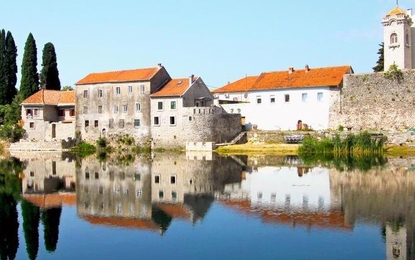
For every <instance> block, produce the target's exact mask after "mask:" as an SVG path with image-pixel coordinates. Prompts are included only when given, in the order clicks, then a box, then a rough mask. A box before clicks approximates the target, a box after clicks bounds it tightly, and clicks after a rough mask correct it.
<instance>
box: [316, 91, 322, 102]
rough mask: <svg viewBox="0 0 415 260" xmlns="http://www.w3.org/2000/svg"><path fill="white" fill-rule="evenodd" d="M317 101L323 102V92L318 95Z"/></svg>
mask: <svg viewBox="0 0 415 260" xmlns="http://www.w3.org/2000/svg"><path fill="white" fill-rule="evenodd" d="M317 101H323V92H318V93H317Z"/></svg>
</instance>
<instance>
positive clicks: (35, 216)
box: [20, 200, 40, 260]
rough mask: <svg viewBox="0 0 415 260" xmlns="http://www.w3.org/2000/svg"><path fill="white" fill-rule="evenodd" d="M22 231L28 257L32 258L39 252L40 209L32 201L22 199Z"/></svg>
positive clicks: (31, 259) (32, 259)
mask: <svg viewBox="0 0 415 260" xmlns="http://www.w3.org/2000/svg"><path fill="white" fill-rule="evenodd" d="M20 204H21V207H22V216H23V232H24V237H25V241H26V251H27V255H28V258H29V259H30V260H34V259H36V258H37V254H38V252H39V220H40V209H39V207H37V206H35V205H33V204H32V203H30V202H28V201H26V200H22V202H21V203H20Z"/></svg>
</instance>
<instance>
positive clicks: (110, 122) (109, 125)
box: [108, 118, 114, 128]
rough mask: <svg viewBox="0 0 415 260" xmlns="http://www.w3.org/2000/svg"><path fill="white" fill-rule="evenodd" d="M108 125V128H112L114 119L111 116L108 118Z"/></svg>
mask: <svg viewBox="0 0 415 260" xmlns="http://www.w3.org/2000/svg"><path fill="white" fill-rule="evenodd" d="M108 127H109V128H114V119H113V118H111V119H110V120H109V122H108Z"/></svg>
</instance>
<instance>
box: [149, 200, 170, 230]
mask: <svg viewBox="0 0 415 260" xmlns="http://www.w3.org/2000/svg"><path fill="white" fill-rule="evenodd" d="M151 217H152V219H153V220H154V222H156V224H157V225H159V226H160V229H161V230H160V231H161V233H162V234H163V233H164V232H165V231H166V230H167V228H168V227H169V226H170V223H171V219H172V218H171V217H170V216H169V215H167V214H166V213H165V212H164V211H162V210H160V209H158V208H155V207H154V208H153V211H152V213H151Z"/></svg>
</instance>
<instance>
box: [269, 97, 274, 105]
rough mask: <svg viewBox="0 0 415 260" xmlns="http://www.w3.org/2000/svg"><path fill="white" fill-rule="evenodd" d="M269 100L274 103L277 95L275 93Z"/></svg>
mask: <svg viewBox="0 0 415 260" xmlns="http://www.w3.org/2000/svg"><path fill="white" fill-rule="evenodd" d="M269 102H270V103H271V104H272V103H275V96H274V95H272V96H271V97H270V100H269Z"/></svg>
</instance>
